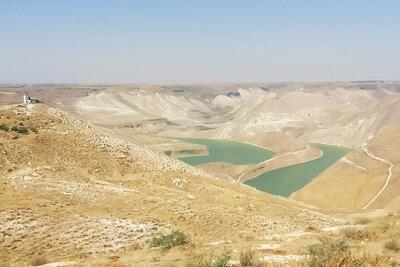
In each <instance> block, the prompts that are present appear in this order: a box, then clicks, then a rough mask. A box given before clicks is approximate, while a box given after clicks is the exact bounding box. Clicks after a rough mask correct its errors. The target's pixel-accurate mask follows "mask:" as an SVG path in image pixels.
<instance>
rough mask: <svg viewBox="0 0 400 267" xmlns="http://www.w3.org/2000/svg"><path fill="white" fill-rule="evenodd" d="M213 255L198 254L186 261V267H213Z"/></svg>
mask: <svg viewBox="0 0 400 267" xmlns="http://www.w3.org/2000/svg"><path fill="white" fill-rule="evenodd" d="M211 266H212V257H206V256H204V255H197V256H194V257H192V258H191V259H189V261H188V262H187V263H186V267H211Z"/></svg>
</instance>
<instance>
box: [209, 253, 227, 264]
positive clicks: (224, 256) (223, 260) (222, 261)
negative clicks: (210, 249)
mask: <svg viewBox="0 0 400 267" xmlns="http://www.w3.org/2000/svg"><path fill="white" fill-rule="evenodd" d="M230 260H231V253H230V252H225V253H222V254H220V255H218V256H217V257H215V260H214V262H213V265H212V266H213V267H227V266H229V261H230Z"/></svg>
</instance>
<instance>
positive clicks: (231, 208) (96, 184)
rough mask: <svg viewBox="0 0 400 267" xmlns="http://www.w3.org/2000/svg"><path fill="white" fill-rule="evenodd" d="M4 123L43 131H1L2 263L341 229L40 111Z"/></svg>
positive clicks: (6, 110) (16, 110)
mask: <svg viewBox="0 0 400 267" xmlns="http://www.w3.org/2000/svg"><path fill="white" fill-rule="evenodd" d="M0 120H1V122H0V124H3V123H4V124H7V125H14V124H17V123H18V124H19V123H22V124H24V125H25V126H26V127H28V129H32V128H36V129H37V130H38V133H37V134H35V133H33V132H32V131H31V130H29V132H28V134H20V133H17V132H14V131H8V132H6V131H0V177H1V183H0V192H1V194H2V201H1V203H0V213H1V215H2V216H1V218H0V233H1V236H0V238H1V240H2V242H1V243H0V253H1V255H0V257H1V258H2V259H3V260H5V261H9V262H14V263H15V262H17V261H18V262H29V261H30V260H32V259H33V258H35V257H38V256H40V255H45V256H46V257H47V258H49V259H66V258H69V259H70V258H77V257H79V258H85V257H87V256H89V255H91V254H95V255H98V256H106V255H110V253H116V252H119V251H122V250H125V251H127V252H125V253H128V252H129V251H130V250H132V249H135V247H137V246H146V245H145V242H146V240H148V239H149V238H150V237H151V235H152V233H154V232H159V231H166V232H168V231H171V230H172V229H181V230H183V231H185V232H186V233H188V234H189V236H190V238H191V240H192V242H193V243H195V244H199V246H201V244H204V243H209V242H215V241H218V240H231V241H233V242H242V241H245V240H248V239H249V238H250V239H253V240H257V239H258V238H263V237H264V236H265V235H268V234H278V233H288V232H292V231H298V230H302V229H305V228H306V227H309V226H310V225H311V226H313V227H317V228H320V227H326V226H328V225H332V224H337V223H340V222H341V219H338V218H336V217H334V216H331V215H325V214H322V213H320V212H316V211H313V210H310V209H307V208H305V207H303V206H302V205H300V204H299V203H295V202H292V201H289V200H284V199H282V198H277V197H272V196H269V195H267V194H264V193H261V192H257V191H255V190H254V189H252V188H249V187H247V186H245V185H237V184H235V183H227V182H226V181H220V180H218V179H216V178H215V177H212V176H210V175H207V174H206V173H204V172H202V171H200V170H198V169H196V168H193V167H191V166H188V165H186V164H184V163H181V162H178V161H176V160H173V159H171V158H169V157H166V156H164V155H163V154H158V153H155V152H152V151H150V150H147V149H145V148H142V147H140V146H138V145H135V144H132V143H129V142H124V141H121V140H118V139H113V138H109V137H107V136H103V135H99V134H97V133H96V131H95V130H94V129H93V127H92V126H90V125H88V124H86V123H85V122H82V121H80V120H77V119H75V118H74V117H73V116H71V115H69V114H67V113H65V112H60V111H58V110H55V109H48V108H47V107H46V106H44V105H35V106H30V107H28V108H24V107H16V106H12V107H3V108H2V109H1V110H0ZM204 233H207V235H204ZM38 240H40V242H38Z"/></svg>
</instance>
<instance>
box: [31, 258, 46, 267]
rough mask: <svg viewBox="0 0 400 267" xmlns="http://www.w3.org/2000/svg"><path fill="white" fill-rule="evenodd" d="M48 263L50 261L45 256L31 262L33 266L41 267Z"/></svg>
mask: <svg viewBox="0 0 400 267" xmlns="http://www.w3.org/2000/svg"><path fill="white" fill-rule="evenodd" d="M47 263H48V261H47V258H46V257H45V256H39V257H36V258H34V259H33V260H32V261H31V264H32V266H40V265H44V264H47Z"/></svg>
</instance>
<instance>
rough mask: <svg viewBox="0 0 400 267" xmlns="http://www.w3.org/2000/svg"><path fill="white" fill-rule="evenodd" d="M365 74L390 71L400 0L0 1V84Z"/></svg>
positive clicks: (397, 60) (395, 66)
mask: <svg viewBox="0 0 400 267" xmlns="http://www.w3.org/2000/svg"><path fill="white" fill-rule="evenodd" d="M367 79H386V80H394V79H396V80H398V79H400V1H397V0H393V1H389V0H386V1H385V0H369V1H367V0H359V1H356V0H324V1H323V0H303V1H300V0H292V1H289V0H288V1H285V0H276V1H273V0H270V1H268V0H264V1H262V0H259V1H257V0H237V1H236V0H225V1H222V0H197V1H194V0H193V1H191V0H181V1H179V0H159V1H156V0H153V1H152V0H143V1H139V0H136V1H135V0H131V1H118V0H113V1H111V0H108V1H101V0H93V1H90V0H76V1H74V0H64V1H62V0H48V1H41V0H35V1H33V0H26V1H19V0H1V1H0V81H2V82H136V83H142V82H144V83H163V82H167V83H174V82H177V83H190V82H229V81H232V82H240V81H242V82H246V81H293V80H302V81H318V80H320V81H322V80H324V81H327V80H367Z"/></svg>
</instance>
